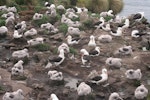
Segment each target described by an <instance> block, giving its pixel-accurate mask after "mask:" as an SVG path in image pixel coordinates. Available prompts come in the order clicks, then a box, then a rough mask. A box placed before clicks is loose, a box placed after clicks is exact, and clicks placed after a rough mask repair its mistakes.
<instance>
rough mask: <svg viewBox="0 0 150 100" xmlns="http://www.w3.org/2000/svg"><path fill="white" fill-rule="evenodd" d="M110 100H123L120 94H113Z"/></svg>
mask: <svg viewBox="0 0 150 100" xmlns="http://www.w3.org/2000/svg"><path fill="white" fill-rule="evenodd" d="M108 100H123V99H122V98H121V97H120V96H119V94H118V93H116V92H113V93H111V95H110V96H109V99H108Z"/></svg>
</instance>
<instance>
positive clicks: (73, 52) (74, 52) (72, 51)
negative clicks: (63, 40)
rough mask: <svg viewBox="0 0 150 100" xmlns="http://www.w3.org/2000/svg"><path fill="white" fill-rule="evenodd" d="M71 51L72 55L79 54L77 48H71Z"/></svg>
mask: <svg viewBox="0 0 150 100" xmlns="http://www.w3.org/2000/svg"><path fill="white" fill-rule="evenodd" d="M69 50H70V53H72V54H75V55H76V54H77V50H76V49H75V48H73V47H70V48H69Z"/></svg>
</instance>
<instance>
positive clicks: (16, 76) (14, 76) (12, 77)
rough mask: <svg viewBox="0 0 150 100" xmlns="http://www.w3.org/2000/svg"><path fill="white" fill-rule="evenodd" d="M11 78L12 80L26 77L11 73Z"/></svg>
mask: <svg viewBox="0 0 150 100" xmlns="http://www.w3.org/2000/svg"><path fill="white" fill-rule="evenodd" d="M11 79H12V80H26V79H27V77H26V76H24V75H12V76H11Z"/></svg>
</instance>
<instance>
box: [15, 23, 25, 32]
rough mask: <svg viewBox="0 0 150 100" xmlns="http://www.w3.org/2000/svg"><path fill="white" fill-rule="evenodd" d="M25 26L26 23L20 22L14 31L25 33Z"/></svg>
mask: <svg viewBox="0 0 150 100" xmlns="http://www.w3.org/2000/svg"><path fill="white" fill-rule="evenodd" d="M26 27H27V25H26V22H25V21H22V22H20V23H18V24H17V25H15V30H18V31H21V32H22V31H25V29H26Z"/></svg>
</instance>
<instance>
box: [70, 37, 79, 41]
mask: <svg viewBox="0 0 150 100" xmlns="http://www.w3.org/2000/svg"><path fill="white" fill-rule="evenodd" d="M79 40H80V37H75V38H73V39H72V41H79Z"/></svg>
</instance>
